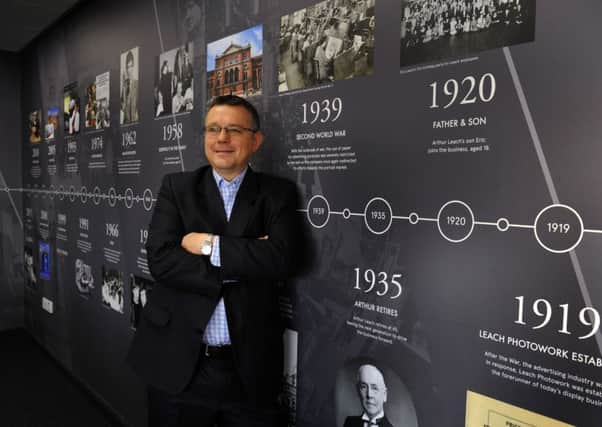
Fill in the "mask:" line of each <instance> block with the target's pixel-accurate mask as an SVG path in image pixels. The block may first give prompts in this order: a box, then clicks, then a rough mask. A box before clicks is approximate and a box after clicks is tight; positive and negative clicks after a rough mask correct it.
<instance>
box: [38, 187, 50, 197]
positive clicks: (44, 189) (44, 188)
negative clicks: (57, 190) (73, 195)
mask: <svg viewBox="0 0 602 427" xmlns="http://www.w3.org/2000/svg"><path fill="white" fill-rule="evenodd" d="M40 192H41V193H42V199H45V198H46V195H47V194H48V191H46V186H45V185H42V188H41V189H40Z"/></svg>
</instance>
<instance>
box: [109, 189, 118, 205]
mask: <svg viewBox="0 0 602 427" xmlns="http://www.w3.org/2000/svg"><path fill="white" fill-rule="evenodd" d="M108 196H109V206H110V207H112V208H114V207H115V205H116V204H117V192H116V191H115V189H114V188H113V187H111V188H109V193H108Z"/></svg>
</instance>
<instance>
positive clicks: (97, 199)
mask: <svg viewBox="0 0 602 427" xmlns="http://www.w3.org/2000/svg"><path fill="white" fill-rule="evenodd" d="M93 193H94V195H93V196H92V202H93V203H94V204H95V205H96V206H98V205H100V188H99V187H98V186H96V187H94V190H93Z"/></svg>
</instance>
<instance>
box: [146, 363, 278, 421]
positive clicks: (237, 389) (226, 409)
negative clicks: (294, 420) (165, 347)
mask: <svg viewBox="0 0 602 427" xmlns="http://www.w3.org/2000/svg"><path fill="white" fill-rule="evenodd" d="M278 419H279V416H278V409H277V405H276V402H273V403H265V404H261V405H258V404H256V403H254V402H253V403H252V402H250V400H249V399H248V397H247V396H245V393H244V390H243V387H242V384H241V382H240V379H239V377H238V374H236V369H235V367H234V364H233V361H232V359H231V358H226V359H211V358H207V357H205V356H202V358H201V359H200V360H199V363H198V366H197V369H196V372H195V375H194V377H193V379H192V381H191V383H190V385H189V386H188V387H187V388H186V390H184V391H183V392H182V393H179V394H177V395H171V394H168V393H166V392H163V391H161V390H157V389H155V388H153V387H149V388H148V425H149V427H188V426H190V427H193V426H194V427H216V426H217V427H243V426H244V427H251V426H253V427H281V426H282V425H286V423H284V424H283V423H282V422H279V421H278Z"/></svg>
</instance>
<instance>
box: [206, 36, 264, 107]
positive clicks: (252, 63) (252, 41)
mask: <svg viewBox="0 0 602 427" xmlns="http://www.w3.org/2000/svg"><path fill="white" fill-rule="evenodd" d="M262 88H263V26H262V25H257V26H255V27H252V28H248V29H246V30H244V31H240V32H238V33H236V34H232V35H230V36H228V37H224V38H222V39H219V40H216V41H214V42H211V43H209V44H207V103H210V102H211V101H212V100H213V99H214V98H215V97H217V96H222V95H237V96H241V97H243V98H246V97H250V96H256V95H261V93H262Z"/></svg>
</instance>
